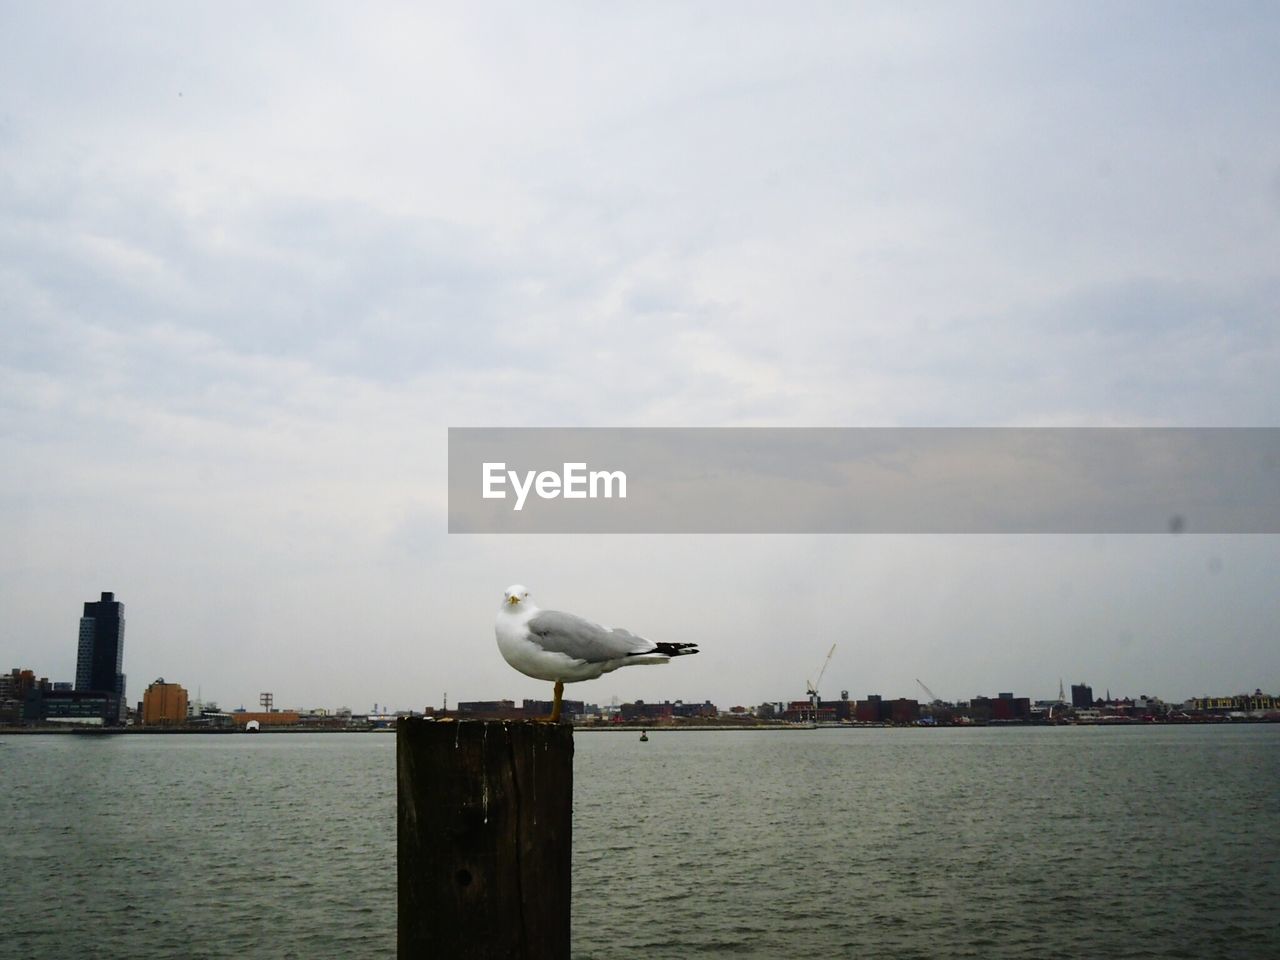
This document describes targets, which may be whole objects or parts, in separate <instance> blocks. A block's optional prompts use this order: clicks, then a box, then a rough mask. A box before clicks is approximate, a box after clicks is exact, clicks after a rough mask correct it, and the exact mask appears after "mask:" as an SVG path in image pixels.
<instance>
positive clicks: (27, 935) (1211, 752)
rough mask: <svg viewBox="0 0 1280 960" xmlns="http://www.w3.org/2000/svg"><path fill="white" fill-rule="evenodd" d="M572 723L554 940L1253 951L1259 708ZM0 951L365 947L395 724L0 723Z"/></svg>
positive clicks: (1264, 807) (372, 923)
mask: <svg viewBox="0 0 1280 960" xmlns="http://www.w3.org/2000/svg"><path fill="white" fill-rule="evenodd" d="M649 738H650V739H649V742H647V743H641V742H639V738H638V734H636V733H635V732H633V731H629V732H625V733H622V732H609V733H585V732H579V733H578V734H577V736H576V757H575V768H574V776H575V783H574V792H575V810H574V903H573V942H574V956H575V958H578V960H604V958H629V957H641V956H644V957H646V958H666V957H669V958H700V957H714V956H733V957H761V958H763V957H769V958H775V957H783V956H790V955H795V954H805V955H810V956H818V957H848V958H853V957H866V956H875V955H880V956H893V957H895V958H900V957H930V958H934V957H989V956H1005V957H1028V958H1031V957H1087V956H1091V955H1104V954H1105V955H1107V956H1113V957H1126V958H1144V957H1152V958H1156V957H1159V958H1168V957H1187V958H1201V957H1215V958H1222V957H1241V958H1260V960H1261V958H1275V957H1280V920H1278V919H1277V905H1278V904H1280V725H1276V724H1266V725H1247V726H1213V727H1175V726H1169V727H1143V728H1122V729H1100V728H1088V727H1076V728H1070V727H1067V728H1022V729H975V730H808V731H805V730H796V731H785V732H773V731H758V732H756V731H735V732H705V733H703V732H681V733H674V732H666V733H664V732H661V731H650V734H649ZM0 783H2V785H3V787H2V789H0V818H2V820H0V822H2V823H3V825H4V828H3V831H0V903H3V905H4V909H3V917H4V930H3V932H0V957H13V958H45V957H48V958H54V957H57V958H62V957H68V956H90V957H126V956H148V957H184V958H185V957H192V958H223V957H226V958H231V957H235V958H257V957H261V958H288V957H297V958H308V960H310V958H326V957H333V958H366V957H367V958H392V957H394V956H395V916H396V890H395V883H396V880H395V829H396V827H395V738H394V736H390V735H387V734H347V735H338V734H327V735H325V734H317V735H309V734H307V735H304V734H297V735H283V734H280V735H266V734H264V735H260V736H256V737H254V736H235V735H233V736H115V737H78V736H66V735H54V736H7V737H0Z"/></svg>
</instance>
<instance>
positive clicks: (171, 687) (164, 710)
mask: <svg viewBox="0 0 1280 960" xmlns="http://www.w3.org/2000/svg"><path fill="white" fill-rule="evenodd" d="M186 722H187V691H186V690H185V689H183V687H182V686H181V685H180V684H176V683H165V681H164V677H161V678H159V679H158V680H156V681H155V683H153V684H151V686H149V687H147V692H146V693H144V694H143V695H142V724H143V726H154V725H158V724H168V725H170V726H173V725H174V724H180V723H186Z"/></svg>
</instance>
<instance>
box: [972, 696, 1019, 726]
mask: <svg viewBox="0 0 1280 960" xmlns="http://www.w3.org/2000/svg"><path fill="white" fill-rule="evenodd" d="M969 716H970V717H971V718H972V719H974V720H975V721H977V722H979V723H1027V722H1028V721H1030V719H1031V698H1030V697H1015V696H1014V695H1013V694H1012V693H1002V694H1000V695H999V696H998V697H996V698H995V699H994V700H993V699H991V698H990V697H974V698H973V699H972V700H970V701H969Z"/></svg>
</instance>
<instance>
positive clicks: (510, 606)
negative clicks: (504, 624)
mask: <svg viewBox="0 0 1280 960" xmlns="http://www.w3.org/2000/svg"><path fill="white" fill-rule="evenodd" d="M528 606H529V591H528V589H527V588H526V587H524V586H523V585H521V584H519V583H517V584H513V585H512V586H510V587H507V591H506V593H504V594H503V595H502V609H504V610H520V609H522V608H524V607H528Z"/></svg>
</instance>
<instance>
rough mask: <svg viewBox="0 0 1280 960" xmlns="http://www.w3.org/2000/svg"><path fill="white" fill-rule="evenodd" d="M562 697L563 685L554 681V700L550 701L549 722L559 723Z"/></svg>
mask: <svg viewBox="0 0 1280 960" xmlns="http://www.w3.org/2000/svg"><path fill="white" fill-rule="evenodd" d="M563 696H564V684H563V683H561V682H560V681H559V680H557V681H556V695H555V699H554V700H552V701H551V722H552V723H559V722H560V698H561V697H563Z"/></svg>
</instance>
